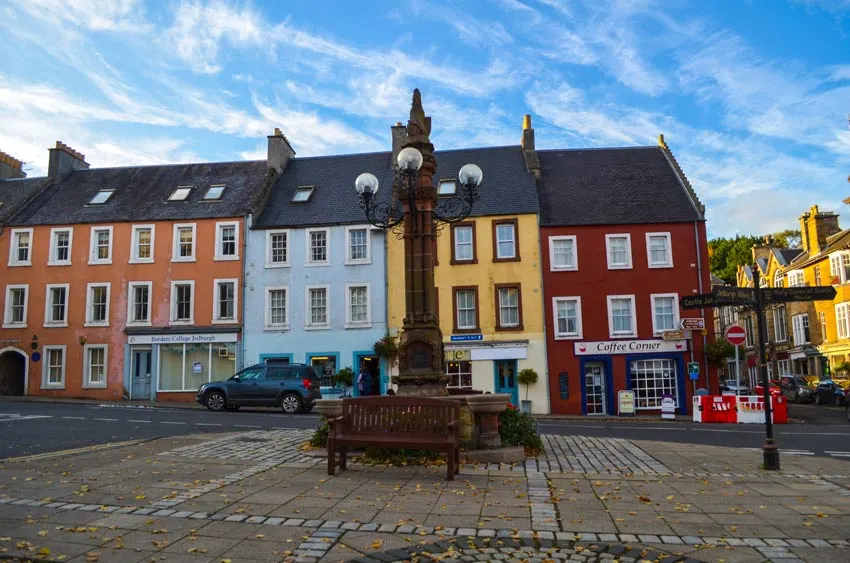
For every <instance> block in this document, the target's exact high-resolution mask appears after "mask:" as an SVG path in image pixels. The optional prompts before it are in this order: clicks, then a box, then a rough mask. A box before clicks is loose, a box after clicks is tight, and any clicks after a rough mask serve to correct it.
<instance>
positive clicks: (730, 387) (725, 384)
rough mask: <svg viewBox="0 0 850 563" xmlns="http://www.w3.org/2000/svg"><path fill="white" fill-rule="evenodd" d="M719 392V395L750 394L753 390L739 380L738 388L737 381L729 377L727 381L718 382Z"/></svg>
mask: <svg viewBox="0 0 850 563" xmlns="http://www.w3.org/2000/svg"><path fill="white" fill-rule="evenodd" d="M720 394H721V395H752V394H753V392H752V390H751V389H750V387H749V386H748V385H747V384H746V383H744V382H743V381H742V382H741V385H740V388H739V387H738V382H737V381H735V380H734V379H729V380H727V381H722V382H720Z"/></svg>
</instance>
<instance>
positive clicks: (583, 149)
mask: <svg viewBox="0 0 850 563" xmlns="http://www.w3.org/2000/svg"><path fill="white" fill-rule="evenodd" d="M511 146H513V145H511ZM655 148H658V147H656V146H655V145H634V146H630V147H567V148H563V149H537V152H539V153H540V152H547V153H551V152H577V151H630V150H644V149H655Z"/></svg>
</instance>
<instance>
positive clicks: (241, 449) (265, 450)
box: [160, 429, 319, 465]
mask: <svg viewBox="0 0 850 563" xmlns="http://www.w3.org/2000/svg"><path fill="white" fill-rule="evenodd" d="M312 435H313V430H295V429H285V430H256V431H253V432H244V433H239V434H235V435H228V436H224V437H222V438H218V439H215V440H209V441H207V442H202V443H199V444H192V445H190V446H184V447H182V448H178V449H176V450H171V451H167V452H162V453H161V454H160V455H168V456H178V457H187V458H193V459H197V458H207V459H226V460H246V461H261V462H262V461H274V462H275V464H280V463H304V464H308V465H314V464H316V463H318V462H319V460H317V459H316V458H315V457H312V456H308V455H305V454H304V452H303V451H302V450H301V445H302V444H303V443H304V442H306V441H307V440H309V439H310V437H311V436H312Z"/></svg>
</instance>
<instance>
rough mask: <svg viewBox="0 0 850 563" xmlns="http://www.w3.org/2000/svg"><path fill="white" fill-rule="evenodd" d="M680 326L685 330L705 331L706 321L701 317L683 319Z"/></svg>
mask: <svg viewBox="0 0 850 563" xmlns="http://www.w3.org/2000/svg"><path fill="white" fill-rule="evenodd" d="M679 326H681V327H682V329H684V330H703V329H705V319H703V318H701V317H697V318H691V319H682V322H681V323H680V324H679Z"/></svg>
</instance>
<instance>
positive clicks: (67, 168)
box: [47, 141, 89, 182]
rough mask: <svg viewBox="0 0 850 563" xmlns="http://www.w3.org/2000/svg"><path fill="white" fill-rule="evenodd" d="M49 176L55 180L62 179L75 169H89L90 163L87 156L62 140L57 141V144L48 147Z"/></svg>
mask: <svg viewBox="0 0 850 563" xmlns="http://www.w3.org/2000/svg"><path fill="white" fill-rule="evenodd" d="M48 152H49V157H48V161H47V177H48V178H50V179H51V180H53V181H54V182H55V181H57V180H61V179H62V178H64V177H65V176H67V175H68V174H70V173H71V172H73V171H74V170H88V169H89V163H88V162H86V156H85V155H83V154H80V153H78V152H77V151H75V150H74V149H72V148H71V147H69V146H68V145H66V144H65V143H63V142H62V141H56V146H55V147H54V148H52V149H48Z"/></svg>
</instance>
